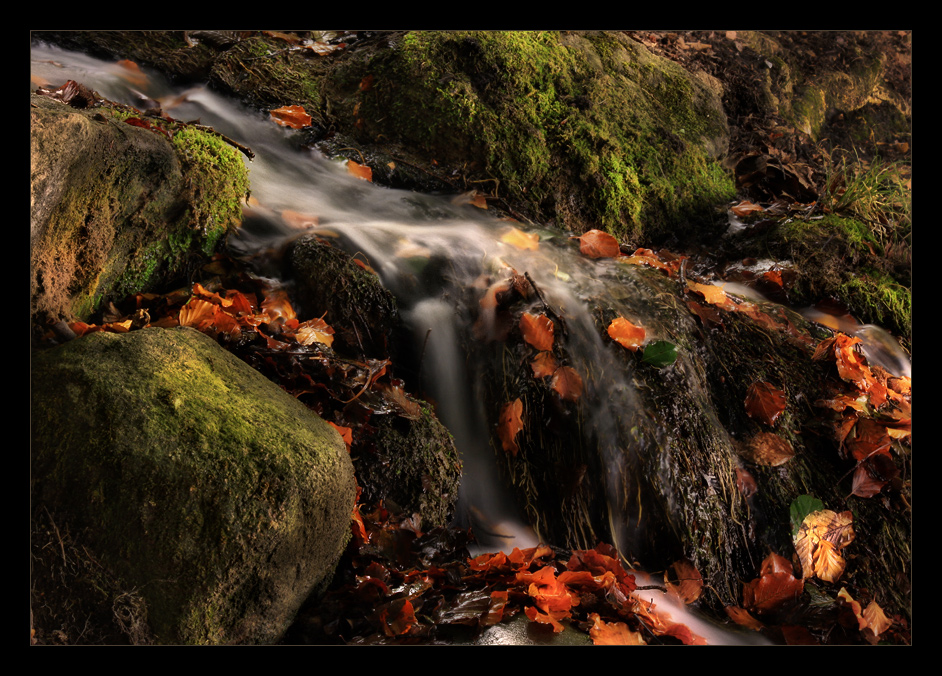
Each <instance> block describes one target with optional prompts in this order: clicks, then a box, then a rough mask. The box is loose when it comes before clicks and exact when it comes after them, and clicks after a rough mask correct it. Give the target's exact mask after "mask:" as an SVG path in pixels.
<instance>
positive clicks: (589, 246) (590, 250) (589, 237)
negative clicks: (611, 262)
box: [576, 230, 621, 258]
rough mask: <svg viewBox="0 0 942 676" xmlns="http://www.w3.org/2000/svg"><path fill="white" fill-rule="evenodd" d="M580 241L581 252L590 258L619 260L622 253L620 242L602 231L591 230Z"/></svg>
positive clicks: (579, 238)
mask: <svg viewBox="0 0 942 676" xmlns="http://www.w3.org/2000/svg"><path fill="white" fill-rule="evenodd" d="M576 239H578V240H579V252H580V253H581V254H582V255H583V256H588V257H589V258H617V257H618V255H619V254H620V253H621V249H620V248H619V246H618V240H617V239H615V238H614V237H612V236H611V235H610V234H608V233H607V232H603V231H602V230H589V231H588V232H587V233H585V234H584V235H582V236H581V237H577V238H576Z"/></svg>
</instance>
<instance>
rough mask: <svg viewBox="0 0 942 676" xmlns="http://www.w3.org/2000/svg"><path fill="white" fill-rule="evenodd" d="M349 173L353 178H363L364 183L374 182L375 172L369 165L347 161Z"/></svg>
mask: <svg viewBox="0 0 942 676" xmlns="http://www.w3.org/2000/svg"><path fill="white" fill-rule="evenodd" d="M347 173H348V174H350V175H351V176H356V177H357V178H362V179H363V180H364V181H369V182H370V183H372V182H373V170H372V169H370V167H369V165H366V164H359V163H357V162H354V161H353V160H347Z"/></svg>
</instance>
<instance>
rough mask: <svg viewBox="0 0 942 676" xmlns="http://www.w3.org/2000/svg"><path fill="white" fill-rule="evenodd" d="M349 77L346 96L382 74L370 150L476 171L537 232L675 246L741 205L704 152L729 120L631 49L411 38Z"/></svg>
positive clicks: (593, 38) (365, 103)
mask: <svg viewBox="0 0 942 676" xmlns="http://www.w3.org/2000/svg"><path fill="white" fill-rule="evenodd" d="M341 70H342V71H343V72H342V73H340V74H338V75H337V78H338V82H340V83H342V85H343V86H344V87H347V88H352V87H353V84H354V83H355V82H358V81H359V78H361V77H362V76H363V72H364V71H365V70H368V72H370V73H371V74H373V73H375V81H374V84H373V86H372V87H371V88H370V89H369V90H368V91H365V92H361V93H360V95H358V98H357V104H358V106H359V107H358V111H359V112H358V115H359V116H360V119H361V121H362V125H361V127H360V129H359V132H358V133H359V136H360V139H361V140H363V141H366V142H368V141H370V140H371V139H373V138H375V137H379V136H383V137H385V138H387V139H388V138H391V137H393V136H394V137H396V138H397V140H399V141H401V142H402V143H403V144H404V145H407V146H415V147H418V148H420V149H421V150H422V151H424V152H426V153H429V154H431V155H433V156H435V157H439V158H442V159H447V160H448V161H449V162H450V163H452V164H457V165H462V164H464V165H465V166H466V167H467V168H468V169H469V170H470V171H472V172H475V171H476V178H477V177H480V178H478V180H482V181H483V180H492V181H493V184H494V185H497V186H498V188H497V195H498V196H502V197H506V198H513V199H517V200H519V201H521V202H525V203H526V204H527V205H528V207H529V210H530V212H531V213H532V215H533V217H534V218H535V219H536V220H542V221H544V222H556V223H557V224H559V225H563V226H569V227H573V228H577V229H581V228H586V227H600V228H604V229H607V230H609V231H610V232H612V233H614V234H616V235H619V236H624V237H631V236H638V237H640V236H642V234H644V232H645V231H647V234H651V233H660V234H664V233H665V232H667V231H669V230H670V229H671V228H674V227H688V226H687V223H688V222H689V220H690V219H689V218H688V217H689V216H690V215H691V214H692V213H695V212H698V211H701V212H702V209H703V205H704V204H705V202H706V201H713V202H716V201H724V200H725V199H728V198H731V197H732V196H733V194H734V192H733V186H732V182H731V180H730V179H729V178H728V177H726V176H725V175H722V172H721V171H719V169H718V168H715V169H714V168H712V167H710V165H712V164H713V160H712V159H711V158H710V157H709V156H708V155H707V153H706V152H705V151H704V145H709V144H710V143H713V142H714V140H715V139H716V138H718V137H723V134H724V133H725V119H720V118H721V117H722V113H717V112H716V111H717V110H718V106H716V107H714V108H711V107H710V105H708V101H711V100H712V99H710V95H708V94H707V93H706V89H705V88H704V87H702V86H700V85H699V84H696V83H695V82H694V81H693V80H692V79H691V78H690V76H689V75H688V74H686V73H685V72H684V71H683V70H682V69H681V68H680V67H679V66H677V65H676V64H673V63H672V62H669V61H667V60H665V59H658V58H656V57H653V56H652V55H651V54H650V53H649V52H647V51H646V50H644V48H642V47H641V46H640V45H638V44H637V43H634V42H633V41H631V40H629V39H627V38H625V37H624V36H621V37H618V36H614V35H612V34H605V33H599V34H590V35H588V37H586V36H582V35H577V34H568V33H556V32H543V31H534V32H515V31H484V32H480V31H455V32H448V33H437V32H412V33H408V34H406V35H405V36H403V37H402V39H401V42H400V44H399V48H398V50H397V51H395V52H392V53H383V54H381V55H380V56H378V57H377V58H376V59H374V61H373V62H371V63H370V64H369V66H368V67H367V68H366V69H363V68H362V67H359V68H354V67H349V66H348V67H347V69H346V70H343V68H341ZM350 105H351V107H352V105H353V104H352V103H351V104H350ZM417 111H420V112H419V114H416V112H417ZM707 139H709V141H708V140H707ZM718 178H719V179H720V180H719V181H718V182H717V179H718ZM717 196H719V199H718V200H717Z"/></svg>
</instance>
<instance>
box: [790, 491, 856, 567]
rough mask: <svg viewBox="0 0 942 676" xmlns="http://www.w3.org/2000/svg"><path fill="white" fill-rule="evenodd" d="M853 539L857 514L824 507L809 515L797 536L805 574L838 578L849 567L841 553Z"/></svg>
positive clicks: (796, 545) (796, 549) (798, 550)
mask: <svg viewBox="0 0 942 676" xmlns="http://www.w3.org/2000/svg"><path fill="white" fill-rule="evenodd" d="M853 540H854V527H853V515H852V514H851V513H850V512H849V511H846V512H841V513H840V514H838V513H836V512H833V511H831V510H829V509H822V510H819V511H816V512H812V513H811V514H809V515H808V516H806V517H805V519H804V521H802V524H801V527H800V528H799V529H798V534H797V535H795V537H794V542H795V551H796V552H798V558H799V560H800V561H801V568H802V577H803V578H809V577H813V576H816V577H818V578H820V579H821V580H824V581H825V582H835V581H837V579H838V578H839V577H840V576H841V574H842V573H843V572H844V566H845V562H844V559H843V557H841V555H840V552H841V550H842V549H843V548H844V547H846V546H847V545H849V544H850V543H851V542H853Z"/></svg>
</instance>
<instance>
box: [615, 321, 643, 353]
mask: <svg viewBox="0 0 942 676" xmlns="http://www.w3.org/2000/svg"><path fill="white" fill-rule="evenodd" d="M608 335H609V337H610V338H611V339H612V340H614V341H615V342H616V343H618V344H619V345H621V346H622V347H624V348H626V349H629V350H631V351H632V352H634V351H635V350H637V349H638V348H639V347H640V346H641V344H642V343H643V342H644V328H643V327H640V326H635V325H634V324H632V323H631V322H629V321H628V320H627V319H625V318H624V317H616V318H615V319H613V320H612V323H611V324H609V325H608Z"/></svg>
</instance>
